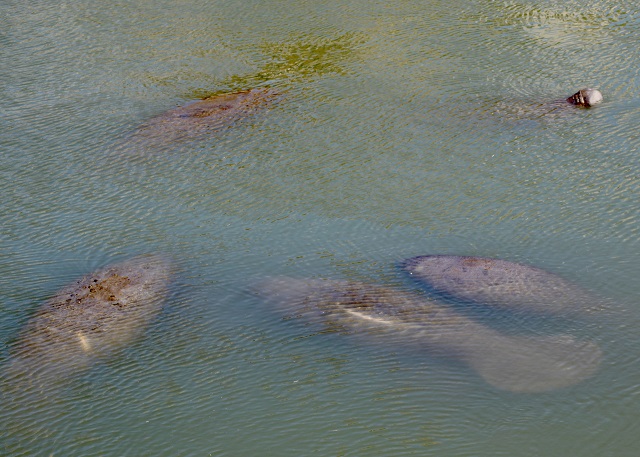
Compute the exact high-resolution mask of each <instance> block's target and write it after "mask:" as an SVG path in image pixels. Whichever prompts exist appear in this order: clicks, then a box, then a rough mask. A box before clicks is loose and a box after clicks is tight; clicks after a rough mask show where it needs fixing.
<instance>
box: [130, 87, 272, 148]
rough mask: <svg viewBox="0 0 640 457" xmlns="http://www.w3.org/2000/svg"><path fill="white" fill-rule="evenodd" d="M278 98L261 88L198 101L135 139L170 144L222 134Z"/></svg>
mask: <svg viewBox="0 0 640 457" xmlns="http://www.w3.org/2000/svg"><path fill="white" fill-rule="evenodd" d="M278 95H279V94H278V92H276V91H275V90H274V89H266V88H257V89H250V90H243V91H239V92H231V93H226V94H219V95H213V96H211V97H207V98H204V99H202V100H195V101H192V102H190V103H187V104H186V105H183V106H180V107H178V108H175V109H171V110H169V111H166V112H164V113H162V114H160V115H158V116H156V117H153V118H151V119H150V120H149V121H147V122H146V123H145V124H143V125H141V126H140V127H139V128H138V130H137V131H136V132H135V134H134V138H136V139H137V140H141V139H148V140H153V141H157V142H167V141H176V140H181V139H186V138H193V137H197V136H198V135H201V134H203V133H206V132H211V131H216V130H221V129H224V128H227V127H230V126H231V125H232V124H233V123H235V122H237V121H239V120H241V119H243V118H245V117H248V116H250V115H252V114H254V113H256V112H258V111H259V110H260V109H263V108H265V107H267V106H268V105H269V104H270V103H272V102H273V101H274V100H276V98H277V96H278Z"/></svg>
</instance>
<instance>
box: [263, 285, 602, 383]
mask: <svg viewBox="0 0 640 457" xmlns="http://www.w3.org/2000/svg"><path fill="white" fill-rule="evenodd" d="M254 291H255V293H256V294H257V295H258V296H260V297H261V298H263V299H264V300H266V301H267V302H271V303H273V304H275V305H276V306H279V307H280V308H282V309H283V310H284V311H285V312H287V314H288V315H293V316H295V317H297V318H303V319H305V320H307V321H310V322H319V323H323V324H324V325H325V326H326V327H327V328H329V329H331V330H339V331H344V332H348V333H354V334H363V335H368V336H369V337H370V338H371V339H374V340H377V341H380V342H383V343H389V342H392V343H395V344H397V343H400V344H410V345H413V346H416V345H417V346H418V347H419V348H420V349H424V350H425V351H428V352H429V353H432V354H434V355H440V356H453V357H456V358H458V359H460V360H462V361H463V362H466V363H467V364H468V365H469V366H470V367H472V368H473V369H474V370H475V371H476V372H477V373H478V374H479V375H480V376H481V377H482V378H483V379H484V380H486V381H487V382H488V383H489V384H491V385H493V386H495V387H497V388H499V389H504V390H508V391H512V392H542V391H548V390H552V389H557V388H562V387H567V386H570V385H573V384H576V383H578V382H580V381H582V380H584V379H586V378H588V377H589V376H591V375H593V374H594V373H595V372H596V371H597V369H598V366H599V364H600V360H601V356H602V353H601V350H600V349H599V348H598V346H597V345H596V344H594V343H592V342H587V341H579V340H576V339H575V338H573V337H571V336H568V335H556V336H544V337H541V336H535V337H524V336H511V335H506V334H502V333H500V332H498V331H496V330H493V329H491V328H489V327H487V326H485V325H482V324H480V323H479V322H477V321H474V320H472V319H470V318H468V317H466V316H464V315H462V314H459V313H457V312H455V311H454V310H453V309H451V308H450V307H448V306H446V305H445V304H442V303H439V302H437V301H435V300H432V299H429V298H427V297H425V296H423V295H420V294H417V293H412V292H404V291H401V290H397V289H393V288H388V287H384V286H379V285H372V284H366V283H361V282H351V281H338V280H320V279H294V278H270V279H266V280H263V281H262V282H260V283H259V284H257V285H256V286H255V288H254Z"/></svg>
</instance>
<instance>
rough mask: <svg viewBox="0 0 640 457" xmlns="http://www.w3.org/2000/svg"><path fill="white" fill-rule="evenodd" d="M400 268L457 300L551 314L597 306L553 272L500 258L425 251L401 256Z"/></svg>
mask: <svg viewBox="0 0 640 457" xmlns="http://www.w3.org/2000/svg"><path fill="white" fill-rule="evenodd" d="M402 268H403V269H404V270H405V271H407V272H408V273H409V274H410V275H411V277H412V278H414V279H416V280H418V281H420V282H421V283H423V284H425V285H426V286H427V287H428V288H430V289H433V290H434V291H436V292H439V293H441V294H445V295H447V296H450V297H452V298H455V299H457V300H463V301H468V302H474V303H482V304H486V305H490V306H496V307H501V308H505V309H513V310H521V311H531V312H537V313H551V314H563V313H574V312H587V311H590V310H595V309H598V308H599V306H601V302H600V300H599V299H598V298H597V297H596V296H595V295H593V294H591V293H589V292H588V291H586V290H585V289H583V288H581V287H579V286H578V285H576V284H573V283H571V282H569V281H567V280H565V279H563V278H561V277H560V276H558V275H555V274H553V273H550V272H547V271H545V270H542V269H540V268H536V267H532V266H529V265H524V264H520V263H515V262H509V261H506V260H501V259H492V258H484V257H467V256H453V255H427V256H419V257H413V258H411V259H408V260H406V261H404V263H403V265H402Z"/></svg>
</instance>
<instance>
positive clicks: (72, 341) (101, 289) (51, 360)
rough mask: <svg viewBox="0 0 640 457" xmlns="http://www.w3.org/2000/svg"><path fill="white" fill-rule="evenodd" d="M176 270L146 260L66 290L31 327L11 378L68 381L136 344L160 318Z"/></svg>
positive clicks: (99, 273) (118, 267)
mask: <svg viewBox="0 0 640 457" xmlns="http://www.w3.org/2000/svg"><path fill="white" fill-rule="evenodd" d="M169 279H170V264H169V262H168V261H167V260H166V259H164V258H162V257H160V256H140V257H135V258H132V259H130V260H128V261H125V262H122V263H118V264H114V265H111V266H108V267H106V268H103V269H101V270H98V271H95V272H93V273H91V274H89V275H87V276H85V277H83V278H81V279H79V280H78V281H75V282H73V283H71V284H69V285H68V286H66V287H64V288H63V289H61V290H60V291H59V292H58V293H56V294H55V296H53V297H52V298H51V299H49V300H47V301H46V302H45V303H44V304H43V305H42V306H41V307H40V308H39V309H38V310H37V311H36V313H35V314H34V316H33V317H32V318H31V319H30V320H29V321H28V322H27V324H26V326H25V328H24V329H23V331H22V332H21V334H20V336H19V338H18V341H17V343H16V344H15V347H14V348H13V351H12V358H11V360H10V372H12V373H13V374H24V375H29V376H31V375H35V374H42V375H47V376H51V377H52V378H59V377H66V376H68V375H71V374H74V373H76V372H79V371H81V370H83V369H86V368H88V367H89V366H90V364H91V363H92V362H93V361H95V360H97V359H101V358H105V357H107V356H110V355H111V354H113V353H114V352H115V351H117V350H118V349H121V348H123V347H125V346H127V345H128V344H130V343H131V342H132V341H134V340H135V338H137V337H138V336H139V335H140V334H141V333H142V332H143V331H144V329H145V328H146V327H147V325H148V324H149V323H150V322H151V320H152V319H153V318H155V317H156V315H157V314H158V313H159V312H160V310H161V308H162V303H163V300H164V297H165V295H166V293H167V286H168V282H169Z"/></svg>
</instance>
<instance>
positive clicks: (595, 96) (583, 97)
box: [567, 87, 603, 108]
mask: <svg viewBox="0 0 640 457" xmlns="http://www.w3.org/2000/svg"><path fill="white" fill-rule="evenodd" d="M602 100H603V97H602V93H601V92H600V91H599V90H598V89H591V88H589V87H587V88H585V89H580V90H579V91H578V92H576V93H575V94H573V95H572V96H571V97H569V98H567V101H568V102H569V103H571V104H573V105H577V106H583V107H585V108H589V107H591V106H593V105H596V104H598V103H600V102H602Z"/></svg>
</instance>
